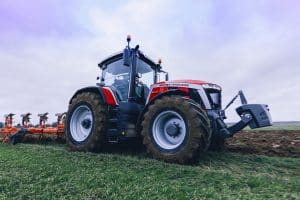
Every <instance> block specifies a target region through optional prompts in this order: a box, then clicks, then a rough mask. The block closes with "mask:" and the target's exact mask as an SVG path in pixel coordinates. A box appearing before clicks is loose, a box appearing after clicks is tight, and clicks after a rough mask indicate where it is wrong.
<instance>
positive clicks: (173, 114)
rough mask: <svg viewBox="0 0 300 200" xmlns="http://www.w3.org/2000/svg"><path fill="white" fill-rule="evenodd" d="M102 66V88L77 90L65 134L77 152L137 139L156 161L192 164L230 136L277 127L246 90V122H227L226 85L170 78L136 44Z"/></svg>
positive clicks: (243, 117)
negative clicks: (224, 86) (224, 106)
mask: <svg viewBox="0 0 300 200" xmlns="http://www.w3.org/2000/svg"><path fill="white" fill-rule="evenodd" d="M130 41H131V38H130V37H127V45H126V47H125V49H124V50H123V51H121V52H119V53H116V54H114V55H112V56H110V57H108V58H106V59H104V60H103V61H102V62H100V63H99V64H98V66H99V67H100V69H101V71H102V73H101V76H99V77H98V78H97V80H99V81H98V83H96V86H91V87H85V88H82V89H79V90H78V91H76V93H75V94H74V95H73V96H72V98H71V99H70V101H69V107H68V112H67V116H66V125H65V134H66V140H67V145H68V147H69V149H70V150H73V151H84V152H86V151H99V150H102V149H103V148H104V147H105V145H106V144H107V143H121V142H126V141H128V140H131V139H133V138H135V139H139V140H138V141H142V142H143V144H144V145H145V148H146V150H147V152H148V153H149V154H150V155H151V156H152V157H153V158H155V159H159V160H163V161H166V162H173V163H192V162H195V161H197V160H198V159H199V157H201V156H200V155H201V153H203V152H205V151H207V150H221V149H222V148H223V147H224V141H225V139H226V138H229V137H232V136H233V135H234V134H235V133H237V132H239V131H240V130H242V129H243V128H245V127H246V126H247V125H248V126H249V127H250V128H251V129H254V128H260V127H265V126H271V125H272V120H271V116H270V113H269V108H268V106H267V105H265V104H248V103H247V100H246V98H245V96H244V94H243V92H242V91H240V92H239V93H238V94H237V95H236V96H235V97H234V98H233V99H232V101H231V102H230V103H229V104H228V105H227V106H226V108H227V107H229V106H230V105H231V104H232V102H233V101H234V100H235V99H237V98H238V96H239V97H240V99H241V104H242V105H241V106H239V107H238V108H236V111H237V113H238V115H239V116H240V118H241V119H240V121H238V122H237V123H235V124H232V125H230V126H229V125H227V124H226V123H225V122H224V119H226V116H225V111H224V110H225V109H222V101H221V91H222V89H221V87H220V86H219V85H217V84H213V83H209V82H206V81H201V80H174V81H169V75H168V73H167V72H166V71H163V69H162V66H161V61H159V62H158V63H156V62H154V61H153V60H151V59H150V58H149V57H147V56H146V55H145V54H144V53H143V52H142V51H140V50H139V45H136V46H135V47H134V48H131V47H130Z"/></svg>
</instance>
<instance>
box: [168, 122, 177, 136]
mask: <svg viewBox="0 0 300 200" xmlns="http://www.w3.org/2000/svg"><path fill="white" fill-rule="evenodd" d="M166 132H167V134H168V135H169V136H171V137H177V136H178V135H179V134H180V125H179V123H176V122H173V124H169V125H167V128H166Z"/></svg>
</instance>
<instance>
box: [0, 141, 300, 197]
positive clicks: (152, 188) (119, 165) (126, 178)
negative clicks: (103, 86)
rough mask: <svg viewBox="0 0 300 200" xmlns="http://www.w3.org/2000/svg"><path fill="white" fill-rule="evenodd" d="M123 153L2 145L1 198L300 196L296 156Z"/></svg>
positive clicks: (61, 146)
mask: <svg viewBox="0 0 300 200" xmlns="http://www.w3.org/2000/svg"><path fill="white" fill-rule="evenodd" d="M120 152H121V150H120ZM120 152H115V153H112V154H111V153H110V154H109V153H106V154H105V153H100V154H92V153H79V152H68V151H67V150H66V149H65V146H64V145H56V144H51V145H49V144H48V145H37V144H18V145H16V146H10V145H0V199H122V200H123V199H160V200H162V199H300V159H297V158H282V157H281V158H280V157H266V156H258V155H239V154H234V153H208V154H207V155H205V156H204V157H203V158H202V159H201V160H200V161H199V163H197V164H196V165H194V166H183V165H176V164H167V163H164V162H160V161H157V160H153V159H149V158H147V157H145V155H144V153H143V152H138V153H134V154H132V153H123V154H121V153H120Z"/></svg>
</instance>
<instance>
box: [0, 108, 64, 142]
mask: <svg viewBox="0 0 300 200" xmlns="http://www.w3.org/2000/svg"><path fill="white" fill-rule="evenodd" d="M48 114H49V113H42V114H38V117H39V124H38V125H35V126H34V125H32V124H31V123H30V116H31V113H26V114H22V115H21V117H22V125H17V126H13V116H14V115H15V114H13V113H10V114H8V115H5V116H4V117H5V125H4V127H3V128H1V129H0V137H1V136H2V143H12V144H15V143H17V142H19V141H22V139H24V138H25V137H26V136H27V135H33V136H35V137H36V136H37V138H39V139H42V138H44V137H51V138H55V139H57V140H64V129H65V125H64V122H65V118H66V113H57V114H56V115H55V116H56V117H57V121H56V122H55V123H53V124H52V125H50V124H47V120H48Z"/></svg>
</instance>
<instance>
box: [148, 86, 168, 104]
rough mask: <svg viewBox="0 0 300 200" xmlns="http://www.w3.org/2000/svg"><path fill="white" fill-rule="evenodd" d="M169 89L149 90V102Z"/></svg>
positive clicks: (157, 88) (156, 88)
mask: <svg viewBox="0 0 300 200" xmlns="http://www.w3.org/2000/svg"><path fill="white" fill-rule="evenodd" d="M168 90H169V88H168V87H155V88H153V89H152V90H151V94H150V97H149V101H151V100H152V99H154V97H156V96H157V95H159V94H161V93H163V92H166V91H168Z"/></svg>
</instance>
